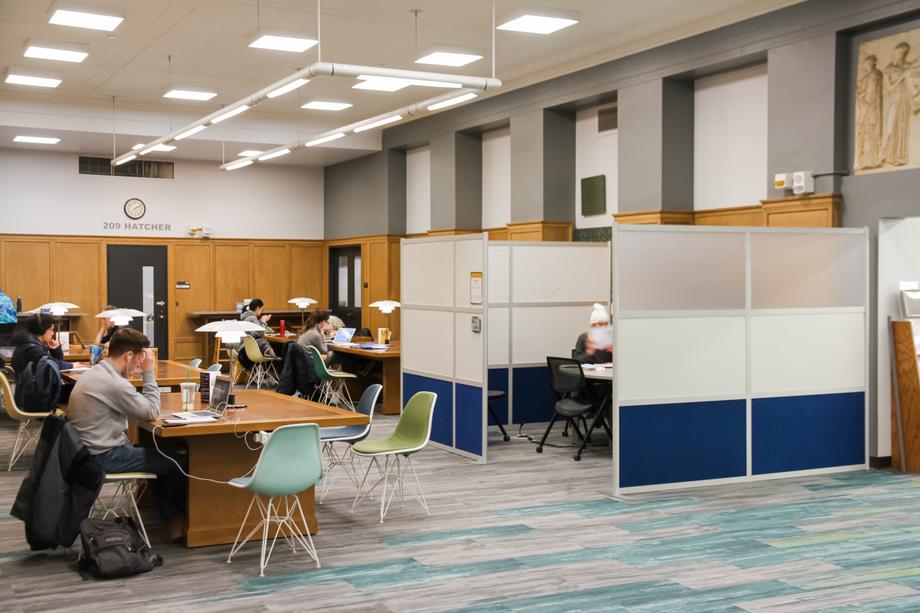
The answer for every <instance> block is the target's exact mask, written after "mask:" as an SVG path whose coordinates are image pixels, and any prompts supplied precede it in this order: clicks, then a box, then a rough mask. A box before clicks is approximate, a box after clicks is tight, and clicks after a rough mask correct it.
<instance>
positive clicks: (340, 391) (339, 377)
mask: <svg viewBox="0 0 920 613" xmlns="http://www.w3.org/2000/svg"><path fill="white" fill-rule="evenodd" d="M307 351H308V352H309V353H310V357H312V358H313V370H314V371H316V378H317V379H319V385H318V386H317V393H318V394H319V397H318V398H317V399H316V401H317V402H319V403H320V404H331V405H334V406H336V405H337V406H344V407H345V408H347V409H351V410H352V411H354V410H355V403H354V402H353V401H352V399H351V394H349V393H348V386H347V385H345V380H346V379H357V378H358V377H357V375H355V374H353V373H350V372H343V371H341V370H329V369H328V368H326V362H325V361H324V360H323V356H322V355H320V353H319V351H318V350H317V349H316V347H313V346H312V345H311V346H309V347H307Z"/></svg>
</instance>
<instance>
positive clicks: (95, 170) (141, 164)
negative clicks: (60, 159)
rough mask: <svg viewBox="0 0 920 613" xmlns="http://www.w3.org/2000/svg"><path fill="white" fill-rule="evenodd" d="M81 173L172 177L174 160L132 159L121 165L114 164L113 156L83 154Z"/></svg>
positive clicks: (154, 177)
mask: <svg viewBox="0 0 920 613" xmlns="http://www.w3.org/2000/svg"><path fill="white" fill-rule="evenodd" d="M79 160H80V164H79V172H80V174H81V175H106V176H115V177H141V178H143V179H172V178H174V174H173V166H174V164H173V162H157V161H154V160H132V161H130V162H128V163H126V164H122V165H121V166H112V164H111V162H112V158H97V157H89V156H85V155H81V156H80V158H79Z"/></svg>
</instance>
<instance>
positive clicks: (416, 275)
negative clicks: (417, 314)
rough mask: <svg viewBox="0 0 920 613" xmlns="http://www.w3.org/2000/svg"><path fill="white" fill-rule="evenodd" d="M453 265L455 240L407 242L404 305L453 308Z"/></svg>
mask: <svg viewBox="0 0 920 613" xmlns="http://www.w3.org/2000/svg"><path fill="white" fill-rule="evenodd" d="M453 264H454V243H453V241H444V242H417V243H415V242H405V243H403V248H402V271H403V272H402V288H401V291H402V300H401V302H402V303H403V304H410V305H425V306H446V307H452V306H453V305H454V302H453V291H454V268H453Z"/></svg>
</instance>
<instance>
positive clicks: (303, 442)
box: [227, 424, 323, 577]
mask: <svg viewBox="0 0 920 613" xmlns="http://www.w3.org/2000/svg"><path fill="white" fill-rule="evenodd" d="M322 478H323V461H322V458H321V457H320V443H319V426H317V425H316V424H293V425H290V426H282V427H280V428H277V429H276V430H275V431H274V432H273V433H272V436H271V438H270V439H268V443H266V444H265V447H263V448H262V454H261V455H260V456H259V461H258V462H257V463H256V467H255V470H254V471H253V473H252V476H251V477H237V478H235V479H231V480H230V481H229V483H230V485H231V486H233V487H237V488H240V489H247V490H250V491H251V492H252V502H250V503H249V508H248V509H247V510H246V517H244V518H243V523H242V524H241V525H240V531H239V532H238V533H237V535H236V540H235V541H234V542H233V547H231V548H230V555H228V556H227V562H228V563H229V562H231V561H232V559H233V556H234V555H235V554H236V552H237V551H239V550H240V548H241V547H242V546H243V545H245V544H246V543H247V542H248V541H249V539H250V538H252V536H253V535H254V534H255V533H256V532H257V531H258V530H260V529H261V530H262V557H261V559H260V564H259V576H260V577H264V576H265V567H266V566H268V559H269V558H270V557H271V555H272V552H273V551H274V550H275V541H277V540H278V535H279V534H280V535H281V536H283V537H284V540H285V541H287V543H288V545H290V546H291V550H293V551H297V545H298V544H299V545H301V546H303V548H304V550H306V552H307V554H308V555H309V556H310V557H311V558H313V560H314V561H315V562H316V567H317V568H319V566H320V564H319V556H317V554H316V547H314V546H313V537H311V536H310V532H309V530H308V531H307V532H306V533H305V534H304V535H302V534H300V529H299V528H298V527H297V524H296V521H297V519H298V518H299V519H300V521H301V522H302V525H304V526H306V525H307V518H306V517H305V516H304V513H303V507H301V506H300V499H299V498H297V495H298V494H300V493H301V492H303V491H304V490H307V489H309V488H311V487H313V486H314V485H316V484H317V483H318V482H319V480H320V479H322ZM261 497H265V498H266V499H267V500H265V501H263V500H262V498H261ZM279 499H280V500H279ZM254 506H255V507H258V509H259V512H260V513H261V514H262V521H261V522H259V524H258V525H257V526H256V527H255V528H253V529H252V530H250V531H249V534H247V535H246V538H244V539H243V540H242V541H240V536H242V534H243V528H244V527H245V526H246V522H247V521H249V514H250V513H251V512H252V508H253V507H254ZM271 524H274V525H276V526H277V529H276V530H275V536H274V537H272V544H271V547H268V533H269V531H270V525H271ZM266 549H267V551H266Z"/></svg>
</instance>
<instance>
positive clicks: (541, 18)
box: [498, 9, 578, 34]
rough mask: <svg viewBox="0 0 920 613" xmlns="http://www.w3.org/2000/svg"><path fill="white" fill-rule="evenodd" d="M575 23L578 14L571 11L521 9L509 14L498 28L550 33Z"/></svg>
mask: <svg viewBox="0 0 920 613" xmlns="http://www.w3.org/2000/svg"><path fill="white" fill-rule="evenodd" d="M576 23H578V16H577V15H576V14H575V13H573V12H572V11H563V10H552V9H545V10H544V9H535V10H531V9H522V10H521V11H519V12H517V13H514V14H513V15H511V16H510V17H509V19H507V20H506V21H505V22H504V23H502V24H501V25H499V26H498V29H499V30H505V31H508V32H524V33H527V34H552V33H553V32H558V31H559V30H562V29H563V28H567V27H569V26H573V25H575V24H576Z"/></svg>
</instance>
